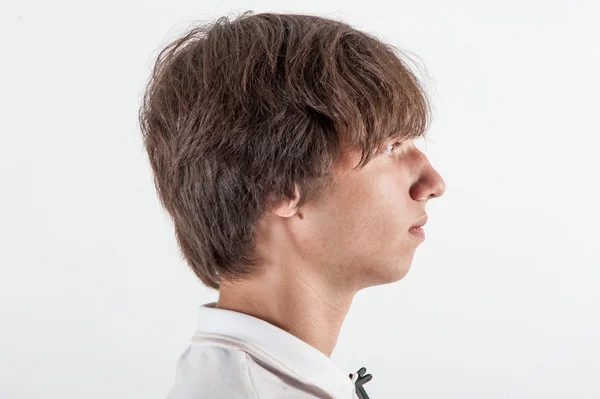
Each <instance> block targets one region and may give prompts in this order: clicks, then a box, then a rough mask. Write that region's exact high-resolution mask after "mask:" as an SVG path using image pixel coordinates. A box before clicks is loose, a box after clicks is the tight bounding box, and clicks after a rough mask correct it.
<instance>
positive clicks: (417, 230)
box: [408, 215, 427, 240]
mask: <svg viewBox="0 0 600 399" xmlns="http://www.w3.org/2000/svg"><path fill="white" fill-rule="evenodd" d="M425 223H427V215H425V216H423V217H422V218H421V219H419V221H418V222H417V223H416V224H415V225H413V226H412V227H411V228H410V229H408V232H409V233H410V234H411V235H412V236H414V237H417V238H420V239H423V240H424V239H425V231H424V230H423V229H422V227H423V226H424V225H425Z"/></svg>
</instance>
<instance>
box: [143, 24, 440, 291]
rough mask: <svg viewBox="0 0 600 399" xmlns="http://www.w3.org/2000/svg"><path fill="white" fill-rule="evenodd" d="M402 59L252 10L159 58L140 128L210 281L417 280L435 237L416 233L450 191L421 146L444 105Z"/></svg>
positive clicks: (180, 230) (190, 250)
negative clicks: (426, 244) (295, 276)
mask: <svg viewBox="0 0 600 399" xmlns="http://www.w3.org/2000/svg"><path fill="white" fill-rule="evenodd" d="M398 53H399V52H398V51H397V50H396V49H395V48H394V47H393V46H391V45H387V44H384V43H382V42H381V41H379V40H377V39H376V38H374V37H373V36H371V35H369V34H367V33H364V32H361V31H358V30H355V29H354V28H352V27H350V26H349V25H347V24H345V23H343V22H340V21H334V20H330V19H325V18H322V17H317V16H310V15H294V14H291V15H290V14H288V15H285V14H271V13H264V14H256V15H252V13H250V12H247V13H244V14H243V15H241V16H240V17H239V18H237V19H235V20H233V21H230V20H228V19H227V18H220V19H219V20H217V21H216V22H215V23H213V24H206V25H202V26H199V27H195V28H193V29H191V30H189V31H188V32H187V33H186V34H185V35H183V36H182V37H180V38H178V39H177V40H176V41H174V42H172V43H171V44H169V45H168V46H167V47H166V48H165V49H164V50H163V51H162V52H161V53H160V54H159V56H158V59H157V61H156V64H155V67H154V70H153V74H152V77H151V80H150V82H149V84H148V87H147V89H146V92H145V96H144V101H143V104H142V107H141V108H140V125H141V127H142V132H143V136H144V144H145V146H146V150H147V151H148V156H149V160H150V164H151V166H152V169H153V172H154V176H155V185H156V188H157V191H158V195H159V198H160V200H161V203H162V205H163V206H164V207H165V209H166V210H167V211H168V212H169V214H170V216H171V217H172V219H173V221H174V227H175V233H176V238H177V242H178V245H179V247H180V248H181V250H182V253H183V256H184V257H185V259H186V261H187V262H188V264H189V265H190V267H191V268H192V270H193V271H194V272H195V274H196V275H197V276H198V278H200V280H201V281H202V282H203V283H204V284H205V285H207V286H209V287H211V288H214V289H218V288H219V286H220V282H221V280H222V279H223V280H231V281H236V280H242V279H247V278H250V277H252V276H254V275H257V274H260V273H262V272H264V271H265V270H267V269H268V268H272V267H280V268H281V267H285V268H288V267H290V268H294V270H292V269H290V270H289V272H290V273H293V272H301V273H306V274H307V275H313V276H319V277H318V278H321V279H323V281H326V282H330V283H332V284H338V285H345V286H349V287H352V288H355V289H360V288H363V287H366V286H370V285H376V284H383V283H387V282H393V281H397V280H399V279H400V278H402V277H403V276H404V275H405V274H406V272H407V271H408V269H409V267H410V263H411V261H412V257H413V253H414V250H415V249H416V247H417V245H418V244H419V242H420V241H421V240H422V239H421V238H419V237H418V236H415V235H413V234H411V233H410V232H409V231H408V230H409V228H410V227H411V226H412V225H414V224H417V223H418V222H419V221H420V219H421V218H422V217H423V216H424V215H425V204H426V202H427V200H428V199H430V198H432V197H437V196H440V195H442V194H443V192H444V189H445V188H444V182H443V180H442V178H441V177H440V176H439V175H438V174H437V172H436V171H435V170H434V169H433V168H432V167H431V165H430V164H429V162H428V161H427V158H426V157H425V155H424V154H423V153H422V152H420V151H419V150H418V149H417V148H416V147H415V146H414V143H413V139H414V138H418V137H422V136H423V135H424V134H425V131H426V129H427V125H428V116H429V107H428V100H427V97H426V95H425V93H424V92H423V90H422V88H421V86H420V84H419V82H418V80H417V79H416V77H415V76H414V74H413V73H412V72H411V71H410V70H409V68H408V67H407V65H406V63H405V62H404V61H402V59H401V58H400V57H399V56H398ZM397 142H400V143H401V144H398V145H396V146H395V147H388V146H389V145H390V144H393V143H397ZM291 265H293V266H291ZM300 269H301V271H300Z"/></svg>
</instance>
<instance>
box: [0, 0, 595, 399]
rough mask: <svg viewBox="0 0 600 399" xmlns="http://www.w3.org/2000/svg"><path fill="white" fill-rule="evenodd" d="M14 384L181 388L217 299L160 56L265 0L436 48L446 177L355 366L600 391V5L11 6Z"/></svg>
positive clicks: (6, 349)
mask: <svg viewBox="0 0 600 399" xmlns="http://www.w3.org/2000/svg"><path fill="white" fill-rule="evenodd" d="M0 7H1V8H0V41H1V42H0V45H1V50H2V56H1V57H2V58H1V62H0V101H1V102H0V113H1V116H2V119H1V126H0V131H1V139H2V140H1V145H0V166H1V168H0V174H1V175H0V177H1V187H2V195H1V197H0V198H1V207H0V246H1V251H0V266H1V274H0V316H1V317H0V398H11V399H20V398H56V399H58V398H61V399H66V398H87V399H96V398H98V399H100V398H164V397H165V396H166V395H167V393H168V391H169V389H170V388H171V385H172V383H173V377H174V372H175V364H176V361H177V359H178V357H179V355H180V354H181V352H182V351H183V350H184V349H185V347H186V346H187V342H188V339H189V338H190V336H191V335H192V333H193V331H194V327H195V323H196V309H197V307H198V306H199V305H201V304H204V303H206V302H211V301H215V300H216V299H217V295H218V294H217V293H216V292H215V291H211V290H208V289H206V288H204V287H203V286H202V285H201V284H200V282H199V281H197V280H196V278H195V277H194V275H193V274H192V273H191V271H189V270H188V269H187V266H186V264H185V263H184V262H183V260H182V258H181V256H180V255H179V252H178V249H177V246H176V243H175V238H174V234H173V230H172V225H171V223H170V220H169V218H168V217H167V215H166V213H165V212H164V211H163V210H162V209H161V208H160V206H159V203H158V199H157V197H156V194H155V192H154V187H153V184H152V177H151V172H150V167H149V164H148V162H147V159H146V154H145V153H144V152H143V148H142V143H141V137H140V132H139V128H138V125H137V110H138V106H139V101H140V96H141V93H142V88H143V85H144V83H145V82H146V79H147V77H148V73H149V68H150V65H151V62H152V61H153V60H154V58H155V57H156V55H157V53H158V51H159V50H160V49H161V48H162V47H163V46H164V45H165V44H166V43H167V42H168V41H169V40H170V39H173V38H174V37H175V36H176V35H177V34H179V33H181V32H182V31H183V30H184V29H186V28H187V27H188V26H190V25H191V24H193V23H194V21H197V20H203V21H204V20H207V19H215V18H217V17H219V16H222V15H227V14H229V15H233V16H235V15H236V14H237V13H241V12H242V11H245V10H248V9H250V10H253V11H254V12H255V13H258V12H262V11H274V12H293V13H310V14H317V15H321V16H327V17H331V18H336V19H342V20H345V21H346V22H349V23H350V24H352V25H354V26H355V27H357V28H359V29H364V30H366V31H369V32H371V33H373V34H376V35H377V36H378V37H380V38H381V39H382V40H385V41H388V42H391V43H392V44H394V45H397V46H399V47H400V48H402V49H404V50H407V51H410V52H413V53H414V54H416V55H417V56H419V57H420V58H421V60H422V62H423V64H424V65H425V67H426V68H427V71H428V73H429V78H428V79H427V85H428V87H429V89H430V91H431V93H432V96H433V98H434V107H435V110H434V116H435V120H434V122H433V124H432V127H431V130H430V135H429V138H428V139H427V140H422V141H421V142H420V144H419V145H420V147H421V148H422V149H423V150H424V151H425V153H426V154H427V156H428V157H429V159H430V160H431V162H432V164H433V166H434V167H436V168H437V169H438V171H439V172H440V174H441V175H442V176H443V177H444V179H445V181H446V184H447V191H446V194H445V196H444V197H442V198H441V199H437V200H433V201H431V202H430V203H429V205H428V208H427V211H428V214H429V217H430V218H429V223H428V224H427V226H426V234H427V240H426V241H425V242H424V243H423V244H421V246H420V247H419V248H418V249H417V252H416V255H415V258H414V262H413V265H412V268H411V270H410V272H409V273H408V275H407V276H406V277H405V278H404V279H403V280H401V281H399V282H397V283H394V284H390V285H386V286H379V287H372V288H369V289H367V290H364V291H361V292H360V293H359V294H358V295H357V296H356V298H355V300H354V304H353V306H352V308H351V310H350V313H349V314H348V317H347V319H346V322H345V324H344V326H343V329H342V331H341V334H340V337H339V342H338V345H337V347H336V349H335V351H334V354H333V356H332V358H333V359H334V361H336V363H338V365H339V366H340V368H341V369H342V370H344V371H347V372H348V373H350V372H354V371H355V370H357V369H358V368H359V367H361V366H366V367H367V370H368V372H370V373H372V374H373V376H374V378H373V380H372V381H371V382H369V383H368V385H367V388H368V389H367V391H368V392H369V394H370V396H371V397H372V398H374V399H376V398H413V399H416V398H461V399H465V398H473V399H475V398H544V399H551V398H578V399H583V398H599V397H600V384H599V383H598V376H599V375H600V344H599V343H598V338H599V337H600V310H599V305H600V293H599V289H598V286H599V280H600V254H599V252H600V244H599V241H600V234H599V233H598V226H599V225H600V213H599V210H598V209H599V207H598V201H599V194H600V189H599V188H598V185H599V182H600V179H599V178H598V173H599V172H600V160H599V158H600V138H599V137H600V124H599V122H598V114H599V109H600V101H599V99H598V94H599V92H600V78H599V76H600V44H599V43H600V41H599V39H598V38H600V24H598V19H599V17H600V5H599V3H598V2H596V1H592V0H590V1H575V0H573V1H567V0H564V1H515V0H511V1H501V2H500V1H499V2H490V1H466V0H462V1H452V2H450V1H424V0H419V1H395V2H391V1H390V2H384V1H368V2H358V1H356V2H348V0H346V1H342V0H339V1H323V0H317V1H315V0H303V1H302V2H293V1H278V2H276V1H271V2H269V1H252V2H243V1H206V0H204V1H197V0H196V1H177V0H173V1H168V2H167V1H160V2H159V1H148V0H145V1H129V2H124V1H114V0H113V1H95V2H88V1H65V0H62V1H53V2H43V1H29V2H22V1H20V2H12V3H11V2H9V3H6V2H2V5H1V6H0Z"/></svg>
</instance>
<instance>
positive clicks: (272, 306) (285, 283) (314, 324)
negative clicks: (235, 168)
mask: <svg viewBox="0 0 600 399" xmlns="http://www.w3.org/2000/svg"><path fill="white" fill-rule="evenodd" d="M338 288H339V287H338ZM219 291H220V294H219V300H218V302H217V305H216V307H217V308H221V309H227V310H233V311H236V312H241V313H245V314H248V315H250V316H253V317H256V318H259V319H262V320H264V321H266V322H268V323H271V324H273V325H274V326H276V327H279V328H281V329H282V330H285V331H287V332H288V333H290V334H292V335H294V336H296V337H297V338H299V339H301V340H302V341H304V342H306V343H308V344H309V345H311V346H312V347H314V348H316V349H318V350H319V351H321V352H322V353H323V354H325V355H326V356H327V357H331V353H332V352H333V349H334V348H335V345H336V343H337V340H338V337H339V333H340V330H341V328H342V324H343V322H344V319H345V317H346V314H347V313H348V311H349V309H350V305H351V304H352V300H353V297H354V294H355V292H352V291H349V292H346V293H343V292H340V291H339V290H335V289H334V288H332V287H331V286H330V285H329V284H327V283H325V282H323V281H320V279H319V278H314V277H310V276H308V275H307V274H301V273H294V272H293V271H291V270H289V269H287V270H286V269H285V268H283V267H282V268H271V269H270V271H269V272H263V273H262V274H261V275H259V276H255V277H252V278H251V279H248V280H244V281H235V282H233V281H222V282H221V287H220V290H219Z"/></svg>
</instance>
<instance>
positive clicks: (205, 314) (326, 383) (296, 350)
mask: <svg viewBox="0 0 600 399" xmlns="http://www.w3.org/2000/svg"><path fill="white" fill-rule="evenodd" d="M216 304H217V302H210V303H206V304H204V305H202V306H200V307H199V308H198V324H197V331H196V332H197V333H199V334H211V335H215V334H216V335H219V336H221V337H224V338H233V339H235V340H240V341H243V342H245V343H246V344H249V345H251V346H253V347H255V348H258V349H259V350H260V351H262V352H266V353H267V354H268V355H270V356H271V357H273V358H274V359H275V360H276V361H277V362H278V363H280V364H281V365H283V366H285V367H287V368H288V369H290V370H291V371H292V372H293V373H294V374H297V375H298V376H300V377H302V378H303V379H304V380H305V381H308V382H310V383H312V384H313V385H316V386H318V387H319V388H321V389H322V390H324V391H325V392H327V393H328V394H329V395H331V396H332V397H334V398H348V399H349V398H354V397H355V396H353V395H354V389H355V386H354V383H353V381H352V380H351V379H350V378H349V376H348V374H345V373H343V372H342V371H341V370H340V368H339V367H338V366H337V364H336V363H335V362H334V361H333V360H332V359H331V358H329V357H327V356H326V355H325V354H324V353H322V352H321V351H319V350H318V349H316V348H314V347H313V346H311V345H309V344H308V343H306V342H304V341H302V340H301V339H299V338H298V337H296V336H294V335H292V334H290V333H288V332H287V331H285V330H282V329H280V328H279V327H277V326H274V325H273V324H270V323H268V322H266V321H264V320H262V319H259V318H256V317H253V316H250V315H247V314H245V313H241V312H235V311H231V310H226V309H219V308H217V307H216Z"/></svg>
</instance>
